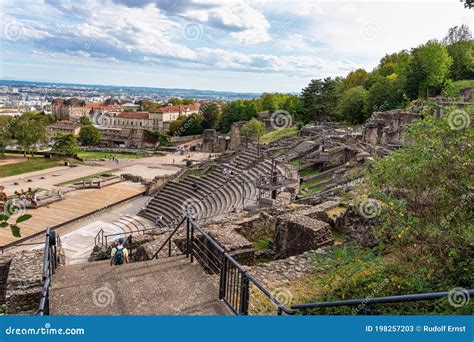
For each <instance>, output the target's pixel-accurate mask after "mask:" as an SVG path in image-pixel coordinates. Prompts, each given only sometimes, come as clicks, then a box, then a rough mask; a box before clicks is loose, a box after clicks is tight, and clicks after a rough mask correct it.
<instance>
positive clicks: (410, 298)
mask: <svg viewBox="0 0 474 342" xmlns="http://www.w3.org/2000/svg"><path fill="white" fill-rule="evenodd" d="M464 291H465V293H467V294H468V296H474V289H471V290H464ZM464 291H463V292H464ZM450 295H451V292H431V293H418V294H409V295H400V296H386V297H375V298H363V299H348V300H338V301H333V302H319V303H306V304H295V305H292V306H291V308H292V309H293V310H309V309H315V308H328V307H339V306H358V305H365V306H370V305H373V304H387V303H405V302H415V301H422V300H436V299H440V298H444V297H448V296H450Z"/></svg>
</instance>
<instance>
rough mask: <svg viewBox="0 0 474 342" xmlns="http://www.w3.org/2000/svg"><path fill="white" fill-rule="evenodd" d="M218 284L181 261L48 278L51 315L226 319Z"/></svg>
mask: <svg viewBox="0 0 474 342" xmlns="http://www.w3.org/2000/svg"><path fill="white" fill-rule="evenodd" d="M218 296H219V293H218V282H217V281H216V279H215V277H211V276H210V275H208V274H207V273H205V272H204V271H203V269H202V268H201V266H200V265H199V264H197V263H196V262H195V263H192V264H191V262H190V261H189V259H186V258H185V257H184V256H176V257H171V258H163V259H158V260H150V261H142V262H135V263H130V264H125V265H122V266H110V265H109V263H108V261H103V262H102V261H98V262H91V263H85V264H80V265H70V266H61V267H59V268H58V270H57V272H56V274H55V275H54V276H53V283H52V287H51V294H50V313H51V314H52V315H228V314H230V312H229V311H228V309H227V307H226V306H225V304H224V303H223V302H221V301H219V300H218V298H219V297H218Z"/></svg>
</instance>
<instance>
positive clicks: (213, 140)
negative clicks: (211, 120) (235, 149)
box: [201, 129, 226, 153]
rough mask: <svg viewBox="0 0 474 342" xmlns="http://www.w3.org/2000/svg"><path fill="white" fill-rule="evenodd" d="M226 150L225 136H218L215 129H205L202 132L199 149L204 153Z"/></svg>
mask: <svg viewBox="0 0 474 342" xmlns="http://www.w3.org/2000/svg"><path fill="white" fill-rule="evenodd" d="M225 150H226V138H225V137H224V136H219V135H218V134H217V132H216V130H215V129H205V130H204V132H203V134H202V146H201V151H202V152H206V153H221V152H224V151H225Z"/></svg>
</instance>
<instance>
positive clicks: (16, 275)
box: [5, 251, 43, 315]
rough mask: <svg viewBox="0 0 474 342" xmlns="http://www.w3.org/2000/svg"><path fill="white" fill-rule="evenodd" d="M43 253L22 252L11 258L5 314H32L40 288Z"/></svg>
mask: <svg viewBox="0 0 474 342" xmlns="http://www.w3.org/2000/svg"><path fill="white" fill-rule="evenodd" d="M42 273H43V251H22V252H21V253H19V254H17V255H15V256H13V258H12V261H11V264H10V271H9V273H8V279H7V288H6V296H5V302H6V313H7V314H10V315H11V314H13V315H15V314H33V313H35V312H36V310H37V309H38V304H39V298H40V294H41V286H42Z"/></svg>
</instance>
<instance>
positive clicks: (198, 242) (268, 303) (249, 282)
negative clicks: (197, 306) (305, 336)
mask: <svg viewBox="0 0 474 342" xmlns="http://www.w3.org/2000/svg"><path fill="white" fill-rule="evenodd" d="M185 222H186V224H185V228H184V223H185ZM181 227H183V229H186V235H185V238H181V239H179V238H177V240H181V242H183V240H184V243H181V247H182V251H183V252H184V253H185V255H186V257H187V258H189V259H190V261H191V262H194V260H197V261H198V264H199V265H200V266H201V267H202V268H203V269H204V271H205V272H206V273H207V274H209V276H211V278H212V279H214V280H215V281H216V284H217V286H218V288H219V299H220V300H222V301H223V302H224V303H225V304H226V305H227V307H228V308H229V309H230V310H231V311H232V312H233V313H234V314H236V315H252V314H266V315H268V314H269V313H276V314H277V315H282V314H287V315H295V314H303V315H304V314H316V313H317V309H318V308H327V307H340V306H353V307H358V309H360V310H357V311H356V313H357V314H359V313H361V314H366V315H368V314H370V313H371V309H372V306H373V305H375V304H391V303H392V304H393V303H404V302H413V301H425V300H437V299H441V298H447V297H448V295H450V292H434V293H421V294H409V295H401V296H389V297H375V298H363V299H350V300H341V301H333V302H319V303H307V304H295V305H291V306H290V307H288V306H286V305H285V304H283V303H282V302H281V301H280V300H279V299H278V298H276V295H274V294H272V293H271V292H270V291H269V290H268V289H267V288H266V287H265V286H263V285H262V284H261V283H260V282H259V281H258V280H257V279H255V278H254V277H253V276H252V275H251V274H249V272H247V271H246V270H245V269H244V267H243V266H242V265H240V263H239V262H237V261H236V260H235V259H234V258H233V257H232V256H231V255H230V254H229V253H228V252H227V251H226V250H225V249H224V248H223V247H222V246H221V245H220V244H219V243H218V242H217V241H215V240H214V239H213V238H212V237H211V236H210V235H209V234H208V233H207V232H206V231H205V230H204V229H203V228H202V227H201V226H200V225H199V224H198V223H196V222H195V221H194V219H193V218H192V217H190V216H186V217H184V218H183V219H182V220H181V222H180V223H179V224H178V225H177V226H176V228H175V229H174V230H173V231H172V232H171V234H170V235H169V236H168V238H167V239H166V240H165V241H164V242H163V243H162V244H161V246H160V248H159V249H158V250H157V251H156V253H155V254H154V256H153V259H156V258H158V255H159V253H160V252H161V251H162V250H163V249H164V247H165V246H166V245H168V256H172V253H171V251H172V243H173V237H175V236H176V233H177V232H178V230H179V229H180V228H181ZM175 242H176V241H175ZM465 291H466V292H467V295H468V296H474V289H472V290H465Z"/></svg>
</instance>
